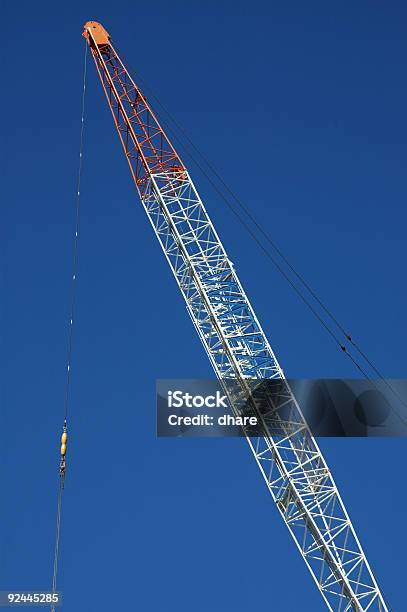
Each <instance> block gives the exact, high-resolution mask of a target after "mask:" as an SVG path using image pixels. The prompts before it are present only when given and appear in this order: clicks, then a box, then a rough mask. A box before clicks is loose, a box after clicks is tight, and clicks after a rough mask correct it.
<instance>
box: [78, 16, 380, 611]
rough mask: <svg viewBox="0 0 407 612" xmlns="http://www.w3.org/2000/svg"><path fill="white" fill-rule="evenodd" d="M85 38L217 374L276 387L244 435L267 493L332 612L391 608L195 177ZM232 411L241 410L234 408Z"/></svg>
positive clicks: (103, 39) (101, 45) (104, 37)
mask: <svg viewBox="0 0 407 612" xmlns="http://www.w3.org/2000/svg"><path fill="white" fill-rule="evenodd" d="M83 35H84V36H85V38H86V39H87V41H88V44H89V47H90V49H91V53H92V56H93V59H94V62H95V65H96V68H97V71H98V74H99V77H100V80H101V82H102V85H103V88H104V91H105V94H106V98H107V101H108V104H109V107H110V109H111V112H112V116H113V119H114V122H115V125H116V129H117V132H118V134H119V136H120V139H121V142H122V146H123V149H124V152H125V156H126V159H127V161H128V164H129V166H130V170H131V173H132V176H133V179H134V182H135V184H136V187H137V189H138V192H139V195H140V199H141V201H142V204H143V206H144V209H145V211H146V213H147V216H148V218H149V220H150V223H151V225H152V227H153V229H154V231H155V234H156V236H157V238H158V240H159V242H160V244H161V247H162V249H163V251H164V254H165V256H166V258H167V261H168V263H169V265H170V268H171V270H172V272H173V274H174V276H175V279H176V281H177V283H178V286H179V288H180V290H181V293H182V295H183V297H184V299H185V302H186V306H187V309H188V312H189V314H190V316H191V319H192V321H193V323H194V326H195V328H196V330H197V332H198V335H199V337H200V339H201V341H202V344H203V345H204V348H205V350H206V352H207V355H208V357H209V359H210V361H211V364H212V366H213V368H214V370H215V372H216V375H217V376H218V378H219V379H220V381H221V382H222V383H223V385H224V386H225V388H226V389H228V381H229V380H230V379H233V380H234V381H236V383H237V384H238V386H239V387H240V388H241V389H242V392H243V393H244V394H245V395H246V396H247V397H251V387H250V381H252V380H253V379H257V380H259V381H261V380H263V379H275V380H279V381H281V385H279V394H278V397H277V398H276V397H274V398H273V402H272V403H271V402H270V398H268V397H264V398H263V399H265V400H266V402H267V405H268V410H267V411H266V412H262V414H261V423H262V426H263V431H264V434H263V435H262V436H258V437H257V438H250V437H248V436H247V437H246V439H247V441H248V444H249V446H250V448H251V450H252V452H253V454H254V457H255V459H256V462H257V464H258V466H259V468H260V471H261V473H262V475H263V477H264V479H265V482H266V484H267V487H268V489H269V491H270V493H271V495H272V497H273V499H274V501H275V502H276V505H277V508H278V510H279V512H280V514H281V516H282V518H283V520H284V522H285V523H286V525H287V527H288V529H289V531H290V533H291V535H292V537H293V539H294V541H295V543H296V545H297V547H298V549H299V551H300V553H301V555H302V557H303V559H304V561H305V563H306V565H307V567H308V569H309V570H310V572H311V575H312V576H313V578H314V581H315V582H316V584H317V586H318V588H319V590H320V593H321V595H322V597H323V599H324V601H325V603H326V605H327V607H328V608H329V609H330V610H333V611H335V610H336V611H338V612H345V611H347V610H355V611H360V612H361V611H367V610H372V611H373V610H376V611H386V610H388V608H387V606H386V604H385V602H384V599H383V596H382V594H381V592H380V589H379V587H378V585H377V583H376V580H375V578H374V575H373V573H372V571H371V569H370V566H369V564H368V561H367V559H366V557H365V554H364V552H363V550H362V548H361V546H360V543H359V540H358V538H357V535H356V533H355V530H354V528H353V526H352V523H351V521H350V519H349V516H348V514H347V512H346V509H345V507H344V504H343V502H342V500H341V497H340V495H339V492H338V490H337V487H336V485H335V482H334V480H333V478H332V475H331V473H330V470H329V468H328V466H327V465H326V463H325V461H324V459H323V456H322V454H321V452H320V450H319V448H318V446H317V444H316V441H315V440H314V438H313V437H312V435H311V433H310V430H309V428H308V426H307V424H306V422H305V420H304V417H303V415H302V413H301V410H300V408H299V406H298V404H297V402H296V400H295V398H294V396H293V394H292V392H291V389H290V388H289V386H288V384H287V382H286V380H285V377H284V373H283V371H282V369H281V367H280V365H279V363H278V361H277V359H276V356H275V355H274V353H273V351H272V349H271V346H270V344H269V342H268V340H267V338H266V336H265V334H264V332H263V330H262V328H261V326H260V323H259V322H258V320H257V317H256V315H255V313H254V311H253V309H252V307H251V305H250V302H249V300H248V298H247V296H246V294H245V292H244V290H243V288H242V286H241V284H240V281H239V279H238V277H237V275H236V272H235V270H234V267H233V265H232V264H231V262H230V260H229V258H228V256H227V254H226V252H225V250H224V248H223V245H222V243H221V241H220V239H219V237H218V235H217V233H216V230H215V228H214V227H213V225H212V222H211V220H210V219H209V216H208V214H207V212H206V209H205V207H204V205H203V203H202V201H201V199H200V197H199V194H198V192H197V190H196V188H195V185H194V184H193V182H192V179H191V177H190V176H189V173H188V171H187V169H186V168H185V166H184V164H183V163H182V161H181V159H180V158H179V156H178V154H177V153H176V152H175V150H174V148H173V146H172V145H171V143H170V142H169V140H168V138H167V136H166V134H165V133H164V131H163V129H162V128H161V126H160V124H159V123H158V121H157V119H156V117H155V115H154V113H153V111H152V110H151V108H150V106H149V104H148V103H147V101H146V99H145V98H144V96H143V95H142V93H141V92H140V90H139V89H138V87H137V86H136V84H135V83H134V81H133V80H132V78H131V76H130V75H129V73H128V72H127V70H126V68H125V66H124V65H123V63H122V62H121V60H120V58H119V56H118V54H117V53H116V51H115V49H114V47H113V45H112V42H111V39H110V36H109V34H108V33H107V32H106V30H105V29H104V28H103V26H101V25H100V24H98V23H97V22H88V23H87V24H85V30H84V33H83ZM232 407H233V409H234V410H235V411H237V410H238V408H237V406H236V405H233V402H232Z"/></svg>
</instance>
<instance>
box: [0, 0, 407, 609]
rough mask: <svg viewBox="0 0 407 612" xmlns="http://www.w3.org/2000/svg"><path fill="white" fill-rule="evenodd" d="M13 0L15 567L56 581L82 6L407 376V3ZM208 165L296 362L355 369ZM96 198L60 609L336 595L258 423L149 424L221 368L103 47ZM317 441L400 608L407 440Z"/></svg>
mask: <svg viewBox="0 0 407 612" xmlns="http://www.w3.org/2000/svg"><path fill="white" fill-rule="evenodd" d="M2 12H3V33H2V43H3V74H4V73H5V74H4V81H5V84H6V87H5V89H4V92H3V96H2V115H3V118H4V119H5V136H6V139H5V147H4V149H3V159H2V166H3V169H5V181H3V184H5V187H6V193H5V198H4V199H3V202H4V203H3V220H4V230H3V236H2V237H3V246H2V249H3V257H2V259H3V260H4V261H5V265H4V267H3V281H2V284H3V287H4V290H3V294H4V299H3V304H4V306H3V313H2V334H3V347H4V350H3V360H4V363H3V364H2V366H3V368H2V369H3V373H4V385H3V389H4V390H3V405H4V408H3V409H2V427H1V432H2V437H1V449H2V451H1V459H2V463H1V470H2V492H3V501H2V512H1V527H0V530H1V540H2V544H3V547H2V548H3V552H2V557H1V584H0V587H1V588H3V589H5V588H9V587H11V588H25V589H28V588H33V589H38V588H46V587H47V586H48V585H49V584H50V581H51V572H52V556H53V542H54V524H55V508H56V491H57V481H58V477H57V470H58V460H59V459H58V452H59V435H60V429H61V426H62V410H63V396H64V382H65V378H64V377H65V355H66V338H67V319H68V299H69V279H70V274H71V253H72V241H71V239H72V234H73V223H74V210H73V200H74V193H75V180H76V171H77V162H78V157H77V156H78V136H79V119H80V97H81V79H82V59H83V51H84V48H83V39H82V38H81V32H82V25H83V23H84V22H85V21H86V20H88V19H96V20H99V21H101V22H102V23H103V24H104V25H105V26H106V28H107V29H108V30H109V31H110V33H111V34H112V37H113V39H114V40H115V41H117V43H118V45H119V47H120V48H121V49H123V50H124V52H125V54H126V56H127V57H128V58H129V59H130V60H131V64H132V65H133V66H135V67H136V69H139V70H140V72H141V74H142V75H143V76H144V77H145V78H146V79H147V81H148V82H149V84H150V85H151V86H152V87H153V89H154V90H155V91H156V92H157V93H158V94H159V95H160V97H161V99H162V101H163V102H164V104H165V105H166V106H167V107H168V108H169V109H170V110H171V111H172V113H173V114H174V115H175V116H176V118H177V119H178V120H179V121H180V122H181V123H182V124H183V125H184V126H185V127H186V129H187V130H188V132H189V134H190V135H191V137H192V138H193V140H194V141H195V142H196V143H197V144H198V146H199V147H200V148H201V149H202V150H203V151H204V153H205V154H206V155H207V156H208V157H209V158H210V159H211V160H212V161H213V163H214V164H215V165H216V166H217V167H218V168H219V170H220V171H221V172H222V174H223V175H224V177H225V179H226V180H227V181H228V182H229V183H230V184H231V185H232V186H233V188H234V190H235V191H236V192H237V193H238V194H239V195H240V196H241V198H242V199H244V201H245V202H247V203H248V205H249V206H250V208H251V210H252V211H253V213H254V214H255V215H256V216H257V217H258V218H260V219H261V220H262V223H263V224H264V226H265V227H266V228H267V229H268V230H269V231H270V232H271V233H272V235H273V236H274V237H275V239H276V240H277V242H278V243H279V245H280V246H281V247H282V248H283V249H284V250H285V252H286V253H288V254H289V255H290V257H291V259H292V261H293V262H294V263H295V264H296V265H297V266H298V268H299V269H300V270H301V272H303V273H304V274H305V275H306V276H307V278H308V279H309V280H310V282H311V283H312V284H313V285H314V286H315V287H316V288H317V290H318V291H319V293H320V294H321V295H323V296H324V298H325V300H326V302H327V303H328V304H329V305H330V306H332V307H333V308H334V310H335V312H336V313H337V314H338V316H339V317H340V318H341V319H342V320H343V321H344V322H345V324H346V325H347V326H348V328H349V329H350V330H351V332H352V334H353V335H354V336H355V337H356V338H357V339H358V340H359V341H360V343H361V344H362V345H363V347H364V348H365V349H366V351H367V352H368V353H369V354H370V356H371V357H372V359H373V360H374V361H375V362H376V363H377V364H378V365H379V366H380V367H381V368H382V370H383V372H384V373H385V374H386V375H387V376H392V377H406V374H407V371H406V357H405V347H406V344H407V331H406V325H405V313H406V310H407V291H406V284H405V261H406V241H405V229H406V222H407V212H406V191H407V189H406V174H405V168H406V140H407V138H406V137H407V129H406V128H407V125H406V108H407V104H406V103H407V89H406V78H405V65H406V59H407V42H406V35H405V33H406V32H405V24H406V20H407V9H406V7H405V3H402V2H392V1H389V2H386V3H384V2H377V1H375V0H372V1H369V2H368V1H364V2H363V1H360V2H349V1H348V2H345V3H339V2H336V3H331V4H330V5H329V6H328V5H327V3H326V2H322V1H321V2H315V1H314V2H308V3H305V4H304V2H300V1H293V2H289V3H269V2H260V1H259V0H254V1H252V2H250V3H243V2H226V1H224V0H223V1H220V2H219V1H217V2H213V1H209V2H205V3H199V4H198V3H197V2H171V3H169V2H164V1H162V0H158V1H157V2H154V3H151V7H147V6H146V4H145V3H142V2H127V1H125V0H123V1H122V2H120V3H119V2H117V3H111V2H109V3H108V2H105V1H103V0H102V1H98V2H86V1H85V2H83V1H82V2H67V3H57V2H40V3H29V2H19V3H11V2H10V1H9V2H8V3H6V5H5V6H4V7H3V11H2ZM191 172H192V174H193V175H194V178H195V179H196V182H197V184H198V186H199V187H200V189H201V192H202V195H203V196H204V197H205V202H206V205H207V208H208V210H209V212H210V214H211V216H212V218H213V220H214V221H215V223H216V226H217V228H218V230H219V233H220V234H221V236H222V238H223V240H224V243H225V246H226V248H227V249H228V251H229V254H230V257H231V259H232V261H233V262H234V263H235V265H236V267H237V270H238V272H239V274H240V277H241V279H242V281H243V283H244V285H245V288H246V290H247V292H248V294H249V296H250V299H251V301H252V303H253V305H254V307H255V309H256V311H257V314H258V316H259V318H260V319H261V321H262V323H263V325H264V328H265V330H266V332H267V333H268V335H269V337H270V339H271V341H272V344H273V347H274V348H275V351H276V353H277V355H278V356H279V358H280V361H281V364H282V366H283V367H284V369H285V371H286V373H287V374H288V375H289V376H291V377H295V376H297V377H300V376H301V377H313V376H314V377H322V376H334V377H340V376H344V377H345V376H348V377H349V376H355V375H357V372H355V371H354V370H352V368H351V365H350V364H349V363H348V362H347V360H346V359H344V357H343V355H342V354H341V353H340V351H338V350H337V349H336V348H335V346H334V345H333V344H332V341H331V339H330V338H329V337H328V336H327V335H326V334H325V333H324V331H323V330H321V329H320V327H319V326H318V324H317V323H316V322H315V321H314V320H313V319H312V318H311V316H310V314H309V313H308V312H307V311H306V310H304V308H303V306H302V305H301V303H300V302H299V301H298V298H297V297H296V296H295V295H294V294H293V293H292V291H291V290H290V289H289V288H288V287H287V286H286V284H285V283H284V282H283V281H282V280H281V278H280V277H279V276H278V275H277V273H276V272H275V271H274V270H273V269H271V268H270V266H269V264H268V262H267V261H266V260H265V258H264V257H263V256H262V254H261V252H260V251H259V250H258V248H257V247H256V245H255V244H253V243H252V242H251V241H250V239H248V237H247V236H246V235H245V233H244V230H243V229H242V228H241V227H240V226H239V225H238V224H237V223H236V222H235V220H233V218H231V217H230V214H229V213H228V212H227V210H226V209H225V207H224V205H223V204H222V203H221V201H219V198H218V197H216V196H215V195H214V194H213V192H212V191H211V189H210V187H208V185H207V184H206V182H205V181H204V180H203V178H202V177H201V176H200V175H199V173H197V172H195V171H194V168H193V167H191ZM82 194H83V199H82V225H81V236H80V264H79V267H80V270H79V277H78V278H79V280H78V299H77V317H78V318H77V328H76V333H75V350H74V360H73V385H72V403H71V416H70V443H69V457H68V462H69V465H68V475H67V482H66V490H65V499H64V511H63V526H62V543H61V565H60V581H59V584H60V587H61V589H62V590H63V591H64V593H65V602H66V605H65V608H64V609H65V610H67V611H69V612H93V611H95V612H111V611H112V610H118V609H124V608H126V609H130V610H147V611H154V612H155V611H157V612H186V611H188V612H191V611H193V612H208V611H209V610H211V612H221V611H222V612H224V611H226V610H227V611H229V610H230V611H233V612H249V611H250V610H253V609H255V608H259V609H260V608H261V609H264V610H273V611H275V612H280V611H283V610H284V611H289V612H296V611H298V610H307V611H308V610H309V611H312V612H314V611H316V610H322V609H323V606H322V601H321V600H320V597H319V594H318V593H317V590H316V588H315V587H314V585H313V583H312V581H311V578H310V576H309V575H308V573H307V570H306V569H305V567H304V565H303V562H302V560H301V559H300V557H299V555H298V553H297V551H296V550H295V548H294V544H293V543H292V542H291V540H290V538H289V535H288V533H287V532H286V529H285V527H284V525H283V524H282V523H281V520H280V517H279V516H278V514H277V511H276V509H275V508H274V507H273V503H272V501H271V499H270V498H269V496H268V493H267V491H266V489H265V487H264V485H263V483H262V481H261V477H260V474H259V472H258V470H257V468H256V466H255V464H254V461H253V459H252V457H251V455H250V454H249V451H248V449H247V447H246V445H245V442H244V440H236V439H233V440H190V441H187V440H174V439H171V440H157V439H156V437H155V405H154V402H155V398H154V388H155V379H156V378H159V377H161V378H171V377H178V378H187V377H191V378H192V377H208V376H210V375H211V371H210V366H209V363H208V361H207V358H206V355H205V353H204V351H203V349H202V348H201V346H200V343H199V341H198V339H197V338H196V336H195V332H194V329H193V327H192V325H191V322H190V320H189V318H188V316H187V314H186V311H185V306H184V305H183V302H182V299H181V297H180V295H179V294H178V290H177V287H176V285H175V282H174V281H173V279H172V277H171V275H170V272H169V270H168V269H167V264H166V262H165V260H164V257H163V255H162V253H161V251H160V249H159V247H158V244H157V243H156V240H155V238H154V236H153V233H152V230H151V228H150V226H149V224H148V222H147V220H146V218H145V215H144V212H143V210H142V208H141V205H140V203H139V202H138V199H137V194H136V191H135V189H134V187H133V185H132V183H131V180H130V174H129V171H128V168H127V165H126V162H125V160H124V158H123V155H122V152H121V148H120V145H119V142H118V138H117V136H116V134H115V132H114V128H113V123H112V120H111V117H110V115H109V111H108V108H107V105H106V102H105V100H104V98H103V96H102V91H101V87H100V84H99V83H98V82H97V80H96V72H95V68H94V66H93V65H89V79H88V97H87V113H86V133H85V152H84V174H83V188H82ZM321 446H322V449H323V451H324V452H325V454H326V457H327V459H328V462H329V463H330V465H331V467H332V470H333V473H334V475H335V477H336V480H337V483H338V485H339V486H340V489H341V492H342V496H343V498H344V500H345V502H346V504H347V506H348V508H349V511H350V514H351V517H352V518H353V521H354V524H355V526H356V528H357V530H358V534H359V536H360V539H361V542H362V545H363V546H364V548H365V550H366V552H367V554H368V558H369V560H370V563H371V565H372V567H373V568H374V570H375V573H376V575H377V578H378V579H379V581H380V583H381V585H382V586H383V589H384V591H385V593H386V594H387V596H388V599H389V601H390V603H391V604H392V606H393V607H394V609H395V610H403V609H404V608H405V599H404V598H405V584H404V583H405V558H404V556H403V555H404V551H405V550H406V546H407V535H406V529H405V508H406V505H407V494H406V492H405V491H404V490H400V487H402V486H403V483H404V481H405V456H406V450H407V447H406V441H405V440H397V441H396V440H323V441H322V442H321ZM265 534H267V538H266V540H265ZM129 598H130V599H131V603H130V604H128V600H129Z"/></svg>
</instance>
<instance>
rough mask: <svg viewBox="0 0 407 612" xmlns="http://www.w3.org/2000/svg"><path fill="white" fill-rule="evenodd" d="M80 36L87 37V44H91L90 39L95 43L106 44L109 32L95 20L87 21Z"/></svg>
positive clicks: (108, 39)
mask: <svg viewBox="0 0 407 612" xmlns="http://www.w3.org/2000/svg"><path fill="white" fill-rule="evenodd" d="M82 36H84V37H85V38H86V39H87V41H88V43H89V44H91V41H92V39H93V41H94V42H95V43H96V44H97V45H106V44H109V41H110V34H109V32H108V31H107V30H105V28H104V27H103V26H102V24H101V23H98V22H97V21H87V22H86V23H85V25H84V30H83V34H82Z"/></svg>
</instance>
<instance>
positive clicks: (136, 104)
mask: <svg viewBox="0 0 407 612" xmlns="http://www.w3.org/2000/svg"><path fill="white" fill-rule="evenodd" d="M83 36H84V37H85V38H86V40H87V41H88V44H89V47H90V49H91V52H92V56H93V59H94V62H95V64H96V68H97V70H98V74H99V77H100V80H101V82H102V85H103V88H104V91H105V94H106V98H107V101H108V103H109V107H110V110H111V112H112V115H113V119H114V122H115V125H116V129H117V131H118V134H119V136H120V140H121V142H122V145H123V149H124V152H125V155H126V159H127V161H128V163H129V166H130V169H131V172H132V175H133V178H134V182H135V183H136V186H137V189H138V191H139V193H140V196H141V197H143V195H144V193H145V190H146V187H147V185H148V179H149V177H150V176H151V175H153V174H156V173H162V172H166V173H169V174H170V175H171V176H172V177H173V178H174V177H175V178H177V177H179V178H180V179H181V180H182V178H183V177H184V173H185V167H184V164H183V163H182V161H181V159H180V158H179V156H178V154H177V153H176V151H175V149H174V147H173V146H172V144H171V143H170V141H169V140H168V138H167V136H166V135H165V133H164V130H163V129H162V127H161V125H160V124H159V122H158V120H157V118H156V116H155V115H154V113H153V111H152V110H151V108H150V106H149V105H148V103H147V101H146V99H145V98H144V96H143V94H142V93H141V91H140V90H139V88H138V87H137V85H136V84H135V82H134V81H133V79H132V78H131V76H130V75H129V73H128V72H127V70H126V68H125V66H124V64H123V63H122V61H121V59H120V58H119V56H118V54H117V52H116V50H115V49H114V47H113V44H112V41H111V38H110V35H109V33H108V32H107V31H106V30H105V28H104V27H103V26H102V25H101V24H100V23H98V22H96V21H88V22H87V23H86V24H85V26H84V32H83Z"/></svg>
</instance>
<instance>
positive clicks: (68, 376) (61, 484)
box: [51, 41, 88, 612]
mask: <svg viewBox="0 0 407 612" xmlns="http://www.w3.org/2000/svg"><path fill="white" fill-rule="evenodd" d="M87 53H88V44H87V42H86V41H85V54H84V61H83V89H82V109H81V128H80V140H79V163H78V179H77V189H76V197H75V234H74V240H73V263H72V279H71V297H70V307H69V326H68V350H67V369H66V386H65V401H64V425H63V434H62V439H61V442H62V445H61V461H60V467H59V486H58V503H57V518H56V530H55V550H54V568H53V577H52V593H56V589H57V576H58V561H59V542H60V536H61V516H62V496H63V490H64V483H65V453H66V442H67V421H68V408H69V392H70V384H71V361H72V340H73V325H74V313H75V295H76V280H77V271H78V239H79V220H80V200H81V178H82V166H83V136H84V127H85V96H86V72H87V70H86V68H87ZM51 612H55V606H52V607H51Z"/></svg>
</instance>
